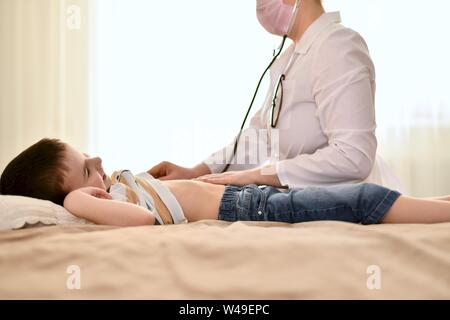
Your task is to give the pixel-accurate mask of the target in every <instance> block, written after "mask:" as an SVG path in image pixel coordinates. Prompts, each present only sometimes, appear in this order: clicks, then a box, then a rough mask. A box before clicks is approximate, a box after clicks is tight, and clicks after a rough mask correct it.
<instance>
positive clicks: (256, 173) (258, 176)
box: [194, 166, 282, 188]
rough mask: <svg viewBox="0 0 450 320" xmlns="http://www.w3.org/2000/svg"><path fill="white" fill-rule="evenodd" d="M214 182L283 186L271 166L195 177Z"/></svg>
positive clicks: (198, 179)
mask: <svg viewBox="0 0 450 320" xmlns="http://www.w3.org/2000/svg"><path fill="white" fill-rule="evenodd" d="M194 180H196V181H202V182H207V183H212V184H222V185H232V186H240V187H242V186H246V185H249V184H256V185H268V186H273V187H276V188H280V187H282V185H281V182H280V180H279V179H278V175H277V174H276V172H275V169H274V168H272V167H271V166H267V167H264V168H256V169H251V170H244V171H230V172H225V173H217V174H208V175H204V176H201V177H198V178H196V179H194Z"/></svg>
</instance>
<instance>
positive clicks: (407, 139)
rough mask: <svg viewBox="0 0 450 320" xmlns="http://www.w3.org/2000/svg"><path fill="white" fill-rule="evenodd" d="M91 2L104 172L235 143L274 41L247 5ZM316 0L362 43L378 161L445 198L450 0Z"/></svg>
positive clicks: (449, 186) (195, 156)
mask: <svg viewBox="0 0 450 320" xmlns="http://www.w3.org/2000/svg"><path fill="white" fill-rule="evenodd" d="M93 4H94V12H95V15H94V22H95V23H94V38H93V41H92V53H93V55H92V57H93V61H94V63H93V69H92V71H93V74H92V75H93V78H92V79H93V81H92V84H93V87H92V89H93V95H92V109H91V116H92V122H91V129H92V130H91V132H92V134H91V136H90V141H91V145H90V146H91V152H94V153H97V154H99V155H101V156H103V158H104V163H105V167H106V168H107V169H108V170H114V169H117V168H121V167H126V168H130V169H132V170H145V169H148V168H149V167H150V166H152V165H154V164H156V163H157V162H159V161H161V160H171V161H174V162H176V163H178V164H181V165H193V164H195V163H197V162H198V161H200V160H202V159H203V158H204V157H206V156H207V155H209V153H211V152H212V151H215V150H216V149H217V148H219V147H221V146H223V145H225V143H226V142H228V141H230V140H231V139H232V137H233V135H234V134H235V133H236V130H237V128H238V127H239V125H240V122H241V119H242V117H243V115H244V113H245V111H246V108H247V105H248V102H249V100H250V98H251V95H252V93H253V90H254V87H255V85H256V81H257V80H258V77H259V75H260V73H261V72H262V69H263V68H264V67H265V65H266V64H267V63H268V61H269V59H270V57H271V52H272V49H274V48H275V47H276V46H277V45H278V43H279V39H278V38H276V37H272V36H270V35H268V34H267V33H266V32H265V31H264V30H263V29H262V27H261V26H260V25H259V24H258V21H257V19H256V17H255V1H254V0H250V1H242V0H229V1H226V2H225V3H224V2H221V1H210V0H196V1H182V0H174V1H165V2H163V1H158V2H156V1H146V0H96V1H94V2H93ZM324 5H325V7H326V9H327V10H328V11H333V10H340V11H341V15H342V19H343V24H344V25H346V26H348V27H351V28H353V29H355V30H357V31H358V32H360V33H361V34H362V35H363V37H364V38H365V39H366V41H367V43H368V46H369V48H370V51H371V54H372V56H373V59H374V62H375V65H376V69H377V96H376V112H377V124H378V131H377V134H378V138H379V152H380V154H381V156H382V157H383V158H384V159H385V160H386V161H387V162H388V164H389V165H391V167H392V168H393V169H394V171H395V172H396V174H397V175H398V176H399V178H400V179H401V180H402V182H403V184H404V186H405V188H406V190H407V193H409V194H412V195H416V196H431V195H435V194H450V151H449V148H448V145H449V143H448V142H449V139H450V95H449V94H448V91H449V90H448V86H449V82H448V79H447V77H448V75H449V74H450V62H449V60H448V57H449V56H450V43H449V41H447V38H448V31H449V30H450V22H448V19H447V17H446V14H447V12H448V11H449V9H450V2H448V1H447V0H433V1H430V2H423V1H419V0H396V1H389V0H377V1H373V0H346V1H342V0H325V1H324ZM266 88H267V87H266V84H265V87H263V88H262V91H261V93H260V96H259V100H258V101H257V103H256V105H255V109H257V108H259V106H260V103H261V100H262V99H261V96H262V97H263V96H264V95H265V90H266Z"/></svg>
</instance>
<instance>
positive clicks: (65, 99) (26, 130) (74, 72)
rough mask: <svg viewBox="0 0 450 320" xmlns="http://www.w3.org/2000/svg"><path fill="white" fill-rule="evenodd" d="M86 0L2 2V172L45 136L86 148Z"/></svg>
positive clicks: (0, 60)
mask: <svg viewBox="0 0 450 320" xmlns="http://www.w3.org/2000/svg"><path fill="white" fill-rule="evenodd" d="M88 13H89V10H88V0H70V1H69V0H67V1H65V0H0V71H1V72H0V172H1V171H3V168H4V167H5V166H6V164H7V163H8V162H9V161H10V160H11V159H12V158H13V157H14V156H16V155H17V154H18V153H19V152H21V151H22V150H24V148H26V147H28V146H29V145H31V144H32V143H34V142H36V141H38V140H40V139H42V138H44V137H51V138H53V137H54V138H61V139H63V140H65V141H67V142H69V143H71V144H73V145H75V146H77V147H78V148H82V149H86V148H87V147H88V143H89V141H88V137H89V135H88V130H89V107H88V98H89V94H88V89H89V84H88V80H89V47H88V44H89V21H88V20H89V15H88Z"/></svg>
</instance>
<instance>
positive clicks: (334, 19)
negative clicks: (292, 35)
mask: <svg viewBox="0 0 450 320" xmlns="http://www.w3.org/2000/svg"><path fill="white" fill-rule="evenodd" d="M340 22H341V14H340V13H339V12H338V11H336V12H329V13H324V14H322V15H321V16H320V17H319V18H318V19H317V20H316V21H314V22H313V23H312V24H311V25H310V26H309V28H308V29H306V32H305V33H304V34H303V36H302V38H301V39H300V41H299V42H298V43H297V45H296V46H295V52H297V53H300V54H306V53H307V52H308V50H309V48H310V47H311V45H312V44H313V43H314V41H315V40H316V39H317V37H318V36H319V35H320V33H321V32H322V31H323V30H325V29H326V28H327V27H328V26H329V25H330V24H333V23H340Z"/></svg>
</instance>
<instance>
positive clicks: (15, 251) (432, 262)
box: [0, 221, 450, 299]
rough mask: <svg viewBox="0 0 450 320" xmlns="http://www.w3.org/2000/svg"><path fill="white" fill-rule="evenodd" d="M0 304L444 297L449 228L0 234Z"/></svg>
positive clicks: (448, 289) (448, 279)
mask: <svg viewBox="0 0 450 320" xmlns="http://www.w3.org/2000/svg"><path fill="white" fill-rule="evenodd" d="M70 266H77V267H76V268H79V270H78V271H79V272H78V271H73V270H74V269H70V268H69V267H70ZM68 268H69V269H68ZM374 268H375V269H374ZM68 270H69V272H70V274H69V273H67V271H68ZM368 270H369V272H374V273H372V274H369V273H368ZM374 270H375V271H374ZM75 276H76V277H77V278H76V279H77V281H78V280H79V282H73V281H72V280H73V279H74V278H73V277H75ZM69 278H70V281H69V285H68V279H69ZM368 280H369V281H368ZM368 282H369V283H368ZM70 283H72V284H73V283H79V284H80V286H81V288H80V289H69V288H68V287H71V286H70ZM379 285H380V286H381V288H379ZM72 287H73V286H72ZM369 287H370V288H372V290H371V289H369ZM377 288H379V289H377ZM0 298H1V299H29V298H39V299H54V298H60V299H86V298H87V299H94V298H95V299H335V298H337V299H392V298H399V299H415V298H425V299H449V298H450V224H437V225H376V226H360V225H354V224H347V223H340V222H312V223H303V224H295V225H289V224H282V223H258V222H238V223H234V224H230V223H227V222H223V221H200V222H196V223H190V224H187V225H172V226H144V227H135V228H113V227H105V226H56V227H44V228H37V229H25V230H19V231H7V232H0Z"/></svg>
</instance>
